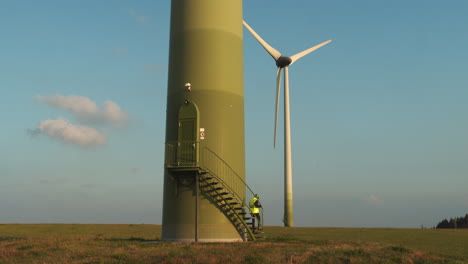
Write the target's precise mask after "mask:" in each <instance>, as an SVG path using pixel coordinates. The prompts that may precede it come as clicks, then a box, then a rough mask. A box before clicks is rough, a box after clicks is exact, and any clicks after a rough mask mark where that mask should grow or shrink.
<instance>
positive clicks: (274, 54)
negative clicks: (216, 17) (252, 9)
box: [242, 20, 281, 61]
mask: <svg viewBox="0 0 468 264" xmlns="http://www.w3.org/2000/svg"><path fill="white" fill-rule="evenodd" d="M242 22H243V23H244V26H245V28H246V29H247V30H248V31H250V33H252V35H253V36H254V37H255V38H256V39H257V41H258V42H260V44H261V45H262V46H263V48H264V49H265V50H266V51H267V52H268V53H270V55H271V56H272V57H273V59H275V61H276V60H277V59H278V58H279V57H281V53H280V52H279V51H277V50H276V49H274V48H273V47H272V46H270V45H268V43H266V41H264V40H263V39H262V38H261V37H260V36H259V35H258V34H257V33H256V32H255V31H254V30H253V29H252V28H251V27H250V26H249V25H248V24H247V23H246V22H245V21H243V20H242Z"/></svg>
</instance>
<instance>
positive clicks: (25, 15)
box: [0, 0, 468, 227]
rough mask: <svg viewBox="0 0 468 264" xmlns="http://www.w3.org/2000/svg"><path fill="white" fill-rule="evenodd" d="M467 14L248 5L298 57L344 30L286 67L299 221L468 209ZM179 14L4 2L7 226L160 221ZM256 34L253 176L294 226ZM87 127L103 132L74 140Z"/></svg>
mask: <svg viewBox="0 0 468 264" xmlns="http://www.w3.org/2000/svg"><path fill="white" fill-rule="evenodd" d="M467 12H468V2H466V1H462V0H452V1H446V2H441V1H434V0H429V1H424V2H423V1H403V0H395V1H383V0H377V1H376V0H372V1H371V0H368V1H365V0H355V1H345V0H341V1H338V0H336V1H327V2H324V1H308V0H297V1H288V2H287V1H279V0H269V1H266V0H263V1H247V0H246V1H244V18H245V20H246V21H247V22H248V23H249V24H250V26H252V27H253V28H254V29H255V30H256V31H257V33H259V34H260V35H261V36H262V37H263V38H264V39H265V40H266V41H267V42H269V44H270V45H272V46H273V47H274V48H276V49H278V50H279V51H280V52H282V53H284V54H285V55H292V54H295V53H297V52H299V51H302V50H304V49H306V48H308V47H311V46H313V45H315V44H318V43H321V42H323V41H325V40H327V39H332V40H333V42H332V43H330V44H329V45H327V46H325V47H323V48H321V49H319V50H317V51H315V52H314V53H312V54H310V55H308V56H306V57H304V58H302V59H301V60H300V61H298V62H297V63H295V64H294V65H293V66H291V68H290V86H291V115H292V117H291V119H292V120H291V122H292V150H293V178H294V180H293V183H294V195H295V196H294V197H295V222H296V225H297V226H351V227H419V226H420V225H425V226H433V225H435V224H437V222H438V221H440V220H442V219H443V218H446V217H451V216H461V215H464V214H465V213H468V191H467V187H468V154H467V152H468V117H467V113H468V104H467V103H466V101H467V98H468V89H467V88H468V52H466V47H468V34H467V32H466V27H467V25H468V17H467V16H466V13H467ZM169 15H170V1H166V0H165V1H123V0H122V1H21V0H19V1H8V0H6V1H2V7H1V8H0V36H1V41H0V91H1V94H2V97H1V98H2V100H1V104H0V120H2V124H3V125H2V129H1V130H0V180H1V182H0V211H1V212H2V213H1V214H0V222H15V223H16V222H19V223H33V222H35V223H37V222H55V223H56V222H59V223H153V224H160V223H161V212H162V208H161V207H162V181H163V179H162V173H163V167H162V166H163V165H162V163H163V149H164V126H165V108H166V106H165V103H166V88H167V87H166V84H167V63H168V50H169V47H168V43H169V39H168V37H169ZM244 44H245V46H244V54H245V58H244V61H245V67H244V69H245V112H246V118H245V121H246V131H245V132H246V167H247V181H248V183H249V184H250V185H251V187H252V188H253V189H254V190H255V191H256V192H258V193H260V194H261V195H262V196H261V197H262V198H261V199H262V201H263V204H264V205H265V214H266V215H265V223H266V224H267V225H281V224H282V223H281V219H282V214H283V212H282V211H283V204H282V196H283V169H282V153H283V152H282V151H283V149H282V143H281V142H282V140H280V141H279V142H280V144H279V146H278V147H277V148H276V149H273V131H272V130H273V116H274V96H275V94H274V93H275V91H274V90H275V88H274V86H275V73H276V68H275V65H274V61H273V60H272V59H271V57H270V56H269V55H268V54H267V53H266V52H265V51H264V50H263V48H262V47H261V46H260V45H259V44H258V43H257V42H256V41H255V39H254V38H253V37H252V36H250V35H249V33H248V32H247V31H246V30H244ZM71 95H73V96H74V97H70V96H71ZM64 102H65V103H64ZM73 102H75V103H76V102H81V103H82V102H87V105H88V106H89V107H88V108H72V107H70V105H71V104H73ZM90 109H91V110H90ZM47 120H48V122H46V121H47ZM64 123H65V124H66V123H68V124H72V125H73V126H72V127H71V128H72V130H73V131H70V134H68V135H67V136H64V135H60V136H61V137H58V135H57V134H54V131H55V132H56V131H57V130H54V129H55V128H56V127H57V126H60V125H63V124H64ZM281 124H282V119H280V125H281ZM85 127H88V128H91V129H92V130H86V131H87V134H86V135H88V136H89V135H95V136H98V138H100V140H97V141H87V139H86V138H83V137H81V138H77V137H76V134H73V133H72V132H76V131H82V132H83V131H85V130H83V129H85ZM93 133H95V134H93ZM96 133H97V134H96ZM80 135H82V134H80ZM282 135H283V134H282V132H281V130H280V133H279V138H280V139H281V138H282ZM94 138H96V137H94Z"/></svg>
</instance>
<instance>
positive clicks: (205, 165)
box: [200, 147, 263, 226]
mask: <svg viewBox="0 0 468 264" xmlns="http://www.w3.org/2000/svg"><path fill="white" fill-rule="evenodd" d="M205 151H206V152H205ZM201 152H202V155H201V159H200V165H201V166H202V167H203V168H204V169H207V170H208V171H209V172H210V173H211V174H212V175H213V176H216V178H218V179H219V180H220V181H221V182H223V185H225V186H226V187H227V188H228V189H229V190H230V191H231V192H232V193H233V194H234V195H235V196H236V198H237V199H238V200H239V201H241V202H242V205H243V206H245V207H247V208H248V210H249V213H252V210H251V208H250V205H249V204H248V202H247V200H248V201H250V200H251V199H252V198H253V196H254V195H255V194H254V192H253V191H252V189H251V188H250V186H249V185H247V183H246V182H245V181H244V180H243V179H242V178H241V177H240V176H239V174H237V173H236V172H235V170H234V169H233V168H232V167H231V166H229V164H227V162H226V161H224V160H223V158H221V157H220V156H219V155H218V154H216V153H215V152H214V151H213V150H211V149H210V148H208V147H203V148H202V151H201ZM205 153H210V154H212V155H213V156H214V157H215V158H216V159H217V162H216V163H217V164H221V165H222V166H224V167H225V168H227V170H228V172H230V173H232V175H234V176H235V179H237V180H238V181H239V182H240V185H241V188H242V189H243V190H241V191H244V192H245V191H246V190H247V191H248V192H250V193H249V194H250V195H249V197H247V193H246V194H245V198H248V199H242V197H241V195H239V194H238V192H237V190H234V188H235V187H237V188H236V189H239V186H231V184H229V183H227V182H226V181H225V179H224V178H223V177H220V176H219V173H216V172H214V171H213V169H212V168H210V167H209V166H208V162H206V158H205ZM259 209H260V211H261V214H260V215H261V216H262V217H261V219H260V220H261V223H260V224H261V225H262V226H263V208H262V207H261V208H259Z"/></svg>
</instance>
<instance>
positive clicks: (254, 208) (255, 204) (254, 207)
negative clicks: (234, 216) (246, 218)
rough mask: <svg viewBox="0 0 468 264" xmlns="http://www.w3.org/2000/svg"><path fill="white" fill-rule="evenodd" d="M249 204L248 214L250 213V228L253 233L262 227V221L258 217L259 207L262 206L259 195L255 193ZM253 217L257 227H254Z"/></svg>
mask: <svg viewBox="0 0 468 264" xmlns="http://www.w3.org/2000/svg"><path fill="white" fill-rule="evenodd" d="M249 206H250V214H251V215H252V230H253V231H254V233H255V232H256V231H257V232H258V231H260V230H261V229H262V222H261V219H260V209H259V208H263V206H262V204H261V203H260V196H259V195H258V194H255V195H254V197H253V198H252V200H250V203H249ZM255 219H257V229H255Z"/></svg>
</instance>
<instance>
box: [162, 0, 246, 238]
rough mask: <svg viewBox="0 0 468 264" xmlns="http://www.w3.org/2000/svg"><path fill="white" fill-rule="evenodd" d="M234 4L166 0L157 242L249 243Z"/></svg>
mask: <svg viewBox="0 0 468 264" xmlns="http://www.w3.org/2000/svg"><path fill="white" fill-rule="evenodd" d="M242 33H243V28H242V0H229V1H220V0H172V4H171V30H170V51H169V76H168V88H167V113H166V141H165V161H164V194H163V219H162V239H163V240H169V241H181V242H197V241H200V242H233V241H246V240H254V239H255V235H253V231H252V229H251V228H250V227H249V223H248V220H249V215H250V212H249V209H248V205H247V202H246V201H248V199H249V198H250V197H253V192H252V191H251V190H250V188H248V186H247V185H246V184H245V143H244V76H243V43H242V42H243V36H242Z"/></svg>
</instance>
